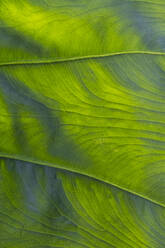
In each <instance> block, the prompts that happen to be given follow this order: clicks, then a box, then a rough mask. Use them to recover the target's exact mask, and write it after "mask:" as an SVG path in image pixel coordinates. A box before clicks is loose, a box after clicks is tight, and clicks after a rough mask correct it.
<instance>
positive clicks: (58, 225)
mask: <svg viewBox="0 0 165 248" xmlns="http://www.w3.org/2000/svg"><path fill="white" fill-rule="evenodd" d="M0 165H1V166H0V173H1V179H0V199H1V206H0V217H1V221H0V233H1V239H0V245H1V247H13V248H15V247H18V248H22V247H29V248H31V247H71V248H74V247H75V248H84V247H85V248H88V247H91V248H93V247H94V248H100V247H102V248H109V247H128V248H129V247H130V248H132V247H133V248H139V247H141V248H143V247H144V248H146V247H150V248H155V247H163V246H164V245H165V236H164V224H165V208H164V207H161V206H158V205H156V204H154V203H151V202H150V201H148V200H145V199H144V198H141V197H139V196H135V195H133V194H131V193H128V192H125V191H123V190H120V189H117V188H116V187H113V186H109V185H108V184H105V183H101V182H99V181H97V180H92V179H91V178H89V177H84V176H81V175H78V174H77V175H76V174H74V173H68V172H66V171H60V170H57V169H54V168H51V167H45V166H40V165H34V164H30V163H27V162H21V161H14V160H9V159H1V164H0Z"/></svg>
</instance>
